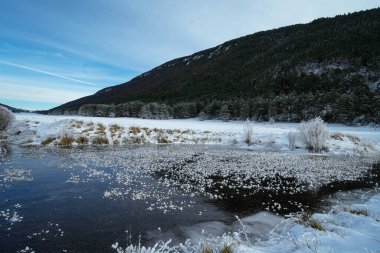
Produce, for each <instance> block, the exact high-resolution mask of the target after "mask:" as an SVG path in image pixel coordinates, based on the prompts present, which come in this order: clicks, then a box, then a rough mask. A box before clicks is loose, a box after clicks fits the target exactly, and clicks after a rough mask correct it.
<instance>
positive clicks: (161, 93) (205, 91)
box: [50, 8, 380, 122]
mask: <svg viewBox="0 0 380 253" xmlns="http://www.w3.org/2000/svg"><path fill="white" fill-rule="evenodd" d="M379 45H380V8H377V9H372V10H367V11H361V12H356V13H352V14H348V15H339V16H336V17H334V18H320V19H317V20H314V21H313V22H311V23H308V24H299V25H292V26H287V27H283V28H279V29H274V30H270V31H264V32H258V33H255V34H252V35H248V36H244V37H241V38H238V39H234V40H231V41H228V42H225V43H223V44H221V45H219V46H217V47H214V48H210V49H207V50H204V51H200V52H197V53H195V54H192V55H190V56H186V57H181V58H178V59H174V60H172V61H169V62H166V63H164V64H162V65H160V66H158V67H156V68H154V69H152V70H150V71H148V72H146V73H144V74H142V75H140V76H137V77H135V78H133V79H132V80H130V81H129V82H126V83H123V84H119V85H116V86H112V87H108V88H105V89H102V90H100V91H98V92H97V93H95V94H93V95H91V96H87V97H83V98H80V99H78V100H74V101H71V102H69V103H66V104H64V105H61V106H59V107H56V108H53V109H52V110H51V111H50V112H51V113H52V112H53V113H63V112H75V111H78V109H79V108H80V107H81V106H83V105H85V104H122V103H126V102H130V101H137V100H138V101H141V102H144V103H147V102H159V103H165V104H167V105H169V106H172V107H173V106H174V105H175V104H177V103H181V102H193V103H196V104H197V113H199V111H206V113H207V108H206V107H210V106H211V104H212V103H213V102H214V103H216V104H217V106H216V107H218V106H219V109H216V111H218V112H220V110H221V107H222V106H223V105H226V106H227V109H228V110H230V111H231V114H232V115H238V114H236V112H234V110H235V111H236V110H239V108H233V107H234V105H233V103H234V102H233V101H240V102H241V103H243V102H242V101H245V102H246V103H248V107H249V115H250V116H253V117H255V118H258V119H264V120H267V119H269V118H275V119H277V120H285V121H293V120H300V119H304V118H308V117H311V116H315V115H320V116H323V117H325V118H326V120H329V121H337V122H339V121H352V120H358V118H359V121H360V118H362V119H364V118H365V120H364V121H379V120H380V115H379V114H380V113H379V111H380V46H379ZM215 101H217V102H215ZM235 107H236V106H235ZM209 111H210V110H209ZM209 114H210V113H209ZM211 114H212V113H211ZM216 114H217V113H216ZM211 116H215V115H211ZM240 116H241V115H240Z"/></svg>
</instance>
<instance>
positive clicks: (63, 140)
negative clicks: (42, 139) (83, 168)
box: [58, 134, 75, 146]
mask: <svg viewBox="0 0 380 253" xmlns="http://www.w3.org/2000/svg"><path fill="white" fill-rule="evenodd" d="M74 141H75V140H74V138H73V137H72V136H70V135H67V134H65V135H64V136H63V137H62V138H61V140H60V141H59V142H58V145H59V146H70V145H71V144H73V142H74Z"/></svg>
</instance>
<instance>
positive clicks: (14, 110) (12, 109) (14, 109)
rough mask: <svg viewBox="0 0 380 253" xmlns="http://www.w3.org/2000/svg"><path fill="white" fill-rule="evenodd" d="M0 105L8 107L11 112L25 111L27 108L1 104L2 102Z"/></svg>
mask: <svg viewBox="0 0 380 253" xmlns="http://www.w3.org/2000/svg"><path fill="white" fill-rule="evenodd" d="M0 106H3V107H6V108H8V109H9V110H11V111H12V112H27V110H24V109H17V108H14V107H11V106H9V105H4V104H2V103H0Z"/></svg>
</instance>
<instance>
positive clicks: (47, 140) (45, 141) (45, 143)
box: [41, 136, 55, 146]
mask: <svg viewBox="0 0 380 253" xmlns="http://www.w3.org/2000/svg"><path fill="white" fill-rule="evenodd" d="M53 141H55V138H54V137H51V136H49V137H47V138H46V139H45V140H44V141H42V142H41V144H42V145H44V146H46V145H49V144H50V143H52V142H53Z"/></svg>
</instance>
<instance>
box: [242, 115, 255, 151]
mask: <svg viewBox="0 0 380 253" xmlns="http://www.w3.org/2000/svg"><path fill="white" fill-rule="evenodd" d="M252 137H253V127H252V123H251V121H249V119H247V120H246V121H245V122H244V127H243V138H244V142H245V143H247V144H248V145H251V144H252Z"/></svg>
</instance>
